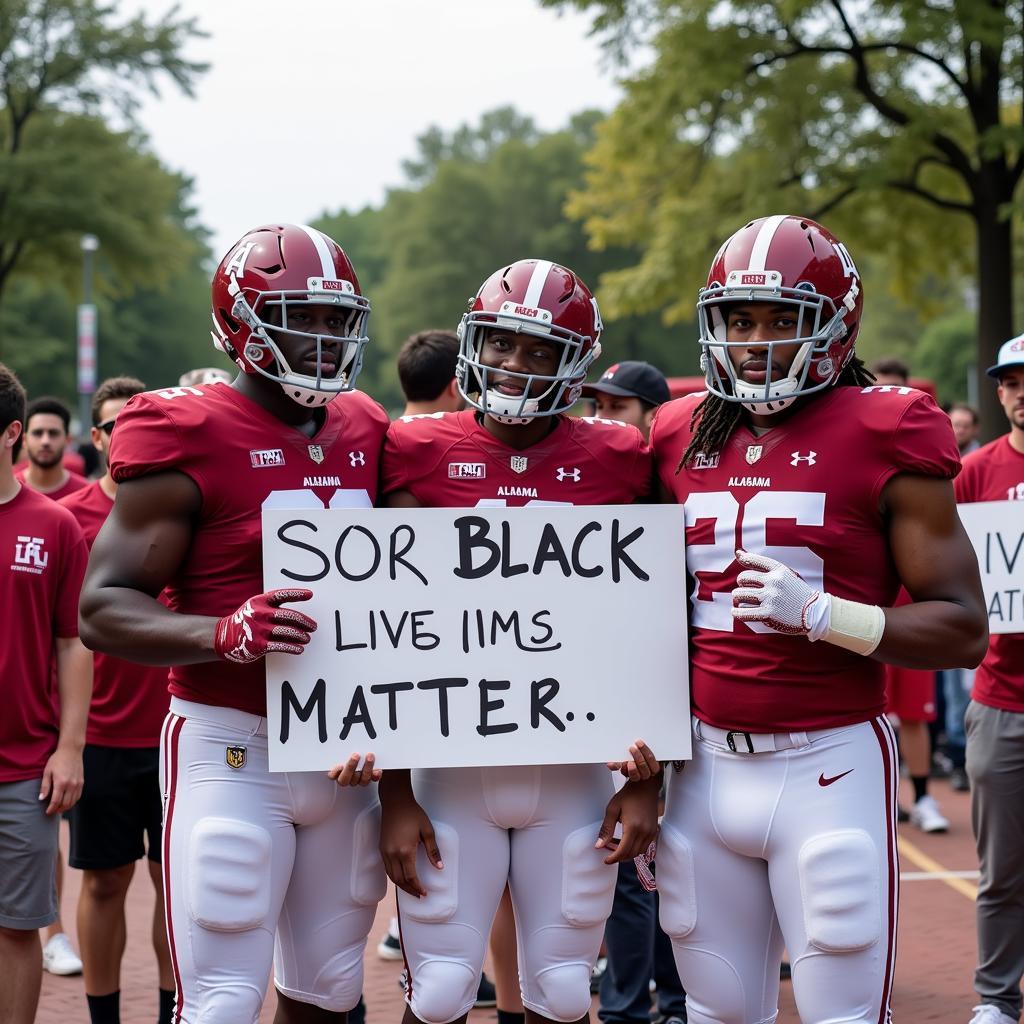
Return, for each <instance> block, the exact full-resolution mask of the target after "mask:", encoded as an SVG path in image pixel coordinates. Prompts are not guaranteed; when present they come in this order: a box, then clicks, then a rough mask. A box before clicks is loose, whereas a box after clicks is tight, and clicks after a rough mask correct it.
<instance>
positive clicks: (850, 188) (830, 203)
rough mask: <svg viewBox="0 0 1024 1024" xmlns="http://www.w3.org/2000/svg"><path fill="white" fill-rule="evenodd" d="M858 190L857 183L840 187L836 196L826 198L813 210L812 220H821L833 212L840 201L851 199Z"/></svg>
mask: <svg viewBox="0 0 1024 1024" xmlns="http://www.w3.org/2000/svg"><path fill="white" fill-rule="evenodd" d="M856 191H857V186H855V185H847V186H846V187H845V188H842V189H840V190H839V191H838V192H837V193H836V194H835V195H834V196H831V197H830V198H829V199H826V200H825V202H824V203H822V204H821V205H820V206H818V207H817V208H816V209H814V210H812V211H811V220H817V221H820V220H821V219H822V218H823V217H825V216H827V215H828V214H829V213H831V212H832V211H833V210H834V209H835V208H836V207H837V206H838V205H839V204H840V203H842V202H845V201H846V200H847V199H849V198H850V196H852V195H853V194H854V193H855V192H856Z"/></svg>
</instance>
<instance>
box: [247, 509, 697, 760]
mask: <svg viewBox="0 0 1024 1024" xmlns="http://www.w3.org/2000/svg"><path fill="white" fill-rule="evenodd" d="M263 566H264V582H265V585H266V587H267V588H268V589H269V588H272V587H295V586H300V587H308V588H309V589H311V590H312V591H313V592H314V595H315V596H314V599H313V600H312V601H309V602H304V603H303V604H301V605H299V606H298V607H301V609H302V611H304V612H306V613H308V614H309V615H311V616H312V617H313V618H314V619H316V621H317V623H318V624H319V629H318V630H317V631H316V633H314V634H313V638H312V641H311V642H310V644H309V646H308V647H307V649H306V650H305V651H304V652H303V653H302V654H301V655H299V656H297V657H295V656H289V655H273V656H271V657H269V658H268V659H267V703H268V707H269V712H268V715H269V726H270V737H271V749H270V756H271V767H272V769H273V770H275V771H298V770H313V769H323V768H327V767H330V766H331V765H334V764H337V763H339V762H341V761H344V760H345V759H346V758H347V757H348V755H349V753H350V752H352V751H359V752H360V753H364V754H365V753H366V752H367V751H370V750H372V751H373V752H374V753H375V754H376V755H377V763H378V765H380V766H381V767H385V768H387V767H402V768H405V767H445V766H448V767H460V766H468V765H499V764H552V763H554V764H560V763H581V762H598V761H604V760H609V759H613V760H614V759H620V758H622V757H626V756H628V753H627V748H628V745H629V743H630V742H632V740H634V739H635V738H637V737H642V738H643V739H645V740H646V741H647V742H648V743H649V744H650V746H651V748H652V749H653V750H654V751H655V752H656V754H657V755H658V756H659V757H660V758H664V759H672V758H684V757H688V756H689V753H690V742H689V736H690V730H689V725H688V723H689V690H688V685H687V646H686V609H685V602H686V575H685V568H684V556H683V510H682V508H681V507H680V506H670V505H664V506H601V507H592V506H579V507H571V506H566V507H543V508H523V509H497V508H495V509H491V508H477V509H414V510H409V509H377V510H371V509H330V510H321V509H316V510H308V509H269V508H265V509H264V511H263Z"/></svg>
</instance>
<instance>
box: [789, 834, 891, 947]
mask: <svg viewBox="0 0 1024 1024" xmlns="http://www.w3.org/2000/svg"><path fill="white" fill-rule="evenodd" d="M797 867H798V871H799V875H800V898H801V903H802V904H803V911H804V929H805V931H806V932H807V941H808V942H809V943H810V944H811V945H812V946H815V947H816V948H817V949H820V950H822V951H823V952H826V953H848V952H852V951H854V950H858V949H867V948H868V947H869V946H872V945H874V944H875V943H876V942H878V941H879V939H880V938H881V936H882V920H883V916H884V913H883V907H882V895H881V883H880V879H879V851H878V849H877V847H876V846H875V844H874V843H873V842H872V840H871V837H870V836H869V835H868V834H867V832H865V831H864V830H863V829H842V830H837V831H835V832H826V833H824V834H823V835H818V836H815V837H814V838H813V839H808V840H807V842H806V843H804V845H803V846H802V847H801V848H800V854H799V857H798V859H797Z"/></svg>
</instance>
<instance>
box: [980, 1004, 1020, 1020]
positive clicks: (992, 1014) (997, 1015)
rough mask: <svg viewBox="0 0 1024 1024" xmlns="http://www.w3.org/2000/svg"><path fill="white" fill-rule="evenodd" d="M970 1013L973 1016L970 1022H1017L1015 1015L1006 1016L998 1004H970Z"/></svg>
mask: <svg viewBox="0 0 1024 1024" xmlns="http://www.w3.org/2000/svg"><path fill="white" fill-rule="evenodd" d="M971 1013H973V1014H974V1016H973V1017H972V1018H971V1020H970V1024H1017V1018H1016V1017H1008V1016H1007V1015H1006V1014H1005V1013H1003V1011H1002V1010H1000V1009H999V1007H998V1006H993V1005H992V1004H991V1003H982V1004H981V1005H980V1006H972V1007H971Z"/></svg>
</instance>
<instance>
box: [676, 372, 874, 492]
mask: <svg viewBox="0 0 1024 1024" xmlns="http://www.w3.org/2000/svg"><path fill="white" fill-rule="evenodd" d="M874 383H875V375H874V374H873V373H872V372H871V371H870V370H869V369H868V368H867V367H866V366H865V365H864V363H863V362H862V361H861V360H860V359H858V358H857V356H854V357H853V358H852V359H851V360H850V361H849V362H848V363H847V364H846V367H845V368H844V369H843V372H842V373H841V374H840V375H839V380H838V381H836V383H835V385H834V386H835V387H844V386H850V387H861V388H865V387H868V386H869V385H871V384H874ZM742 409H743V406H742V405H741V403H739V402H727V401H726V400H725V399H724V398H719V397H718V396H717V395H712V394H710V393H709V394H707V395H706V396H705V397H704V401H703V402H701V403H700V405H698V406H697V408H696V409H694V410H693V415H692V416H691V417H690V429H691V430H693V436H692V437H691V438H690V443H689V445H688V446H687V448H686V451H685V452H683V457H682V458H681V459H680V460H679V465H678V466H676V472H677V473H678V472H679V471H680V470H681V469H682V468H683V466H685V465H686V464H687V463H688V462H690V460H691V459H693V458H694V456H696V455H699V454H703V455H710V454H712V453H713V452H716V451H719V450H720V449H721V447H722V445H724V444H725V442H726V441H728V440H729V435H730V434H732V432H733V430H735V429H736V424H737V423H739V421H740V412H741V411H742ZM694 424H697V427H696V429H695V430H694Z"/></svg>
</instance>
